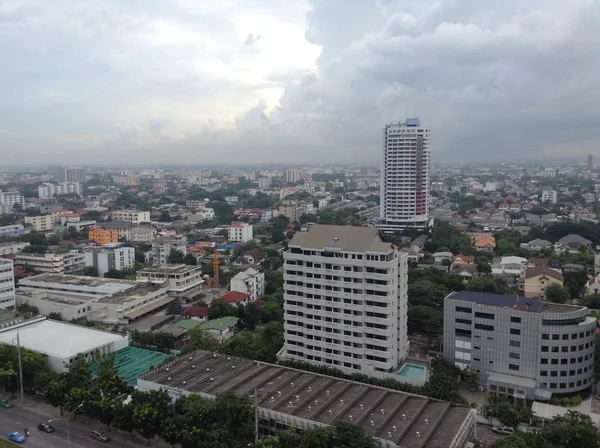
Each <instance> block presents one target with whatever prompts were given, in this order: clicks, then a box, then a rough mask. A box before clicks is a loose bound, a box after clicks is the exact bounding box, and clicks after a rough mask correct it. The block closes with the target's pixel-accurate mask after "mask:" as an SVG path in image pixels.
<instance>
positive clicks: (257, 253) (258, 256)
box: [242, 249, 266, 265]
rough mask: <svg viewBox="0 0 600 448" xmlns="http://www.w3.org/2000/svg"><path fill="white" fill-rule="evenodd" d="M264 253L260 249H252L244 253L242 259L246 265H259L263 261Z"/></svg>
mask: <svg viewBox="0 0 600 448" xmlns="http://www.w3.org/2000/svg"><path fill="white" fill-rule="evenodd" d="M265 257H266V255H265V253H264V252H263V251H262V250H260V249H252V250H248V251H246V252H244V254H243V255H242V258H243V259H244V261H245V262H246V263H248V264H254V265H259V264H262V262H263V261H265Z"/></svg>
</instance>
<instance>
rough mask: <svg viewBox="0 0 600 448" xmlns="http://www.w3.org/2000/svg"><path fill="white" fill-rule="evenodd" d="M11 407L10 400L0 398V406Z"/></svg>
mask: <svg viewBox="0 0 600 448" xmlns="http://www.w3.org/2000/svg"><path fill="white" fill-rule="evenodd" d="M12 407H13V404H12V403H11V402H10V401H8V400H0V408H6V409H9V408H12Z"/></svg>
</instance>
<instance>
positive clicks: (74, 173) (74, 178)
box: [64, 166, 86, 184]
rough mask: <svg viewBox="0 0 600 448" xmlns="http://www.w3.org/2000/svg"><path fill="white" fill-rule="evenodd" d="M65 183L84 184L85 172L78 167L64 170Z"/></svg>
mask: <svg viewBox="0 0 600 448" xmlns="http://www.w3.org/2000/svg"><path fill="white" fill-rule="evenodd" d="M64 181H65V182H73V183H80V184H82V183H85V181H86V174H85V170H84V169H83V168H79V167H75V166H74V167H70V168H65V178H64Z"/></svg>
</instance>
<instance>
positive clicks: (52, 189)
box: [38, 182, 82, 199]
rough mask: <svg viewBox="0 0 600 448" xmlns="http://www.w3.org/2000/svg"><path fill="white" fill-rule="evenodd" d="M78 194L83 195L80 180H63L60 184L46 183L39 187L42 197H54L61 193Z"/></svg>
mask: <svg viewBox="0 0 600 448" xmlns="http://www.w3.org/2000/svg"><path fill="white" fill-rule="evenodd" d="M73 193H75V194H77V195H78V196H81V194H82V188H81V184H80V183H78V182H62V183H60V184H51V183H45V184H41V185H40V186H39V187H38V196H39V198H40V199H47V198H52V197H54V196H57V195H60V194H73Z"/></svg>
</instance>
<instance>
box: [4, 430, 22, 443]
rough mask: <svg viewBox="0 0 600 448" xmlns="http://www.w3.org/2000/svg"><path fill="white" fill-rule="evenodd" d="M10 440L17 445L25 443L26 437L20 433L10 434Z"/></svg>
mask: <svg viewBox="0 0 600 448" xmlns="http://www.w3.org/2000/svg"><path fill="white" fill-rule="evenodd" d="M8 440H10V441H12V442H17V443H23V442H25V436H24V435H23V434H21V433H20V432H16V431H15V432H10V433H8Z"/></svg>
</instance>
